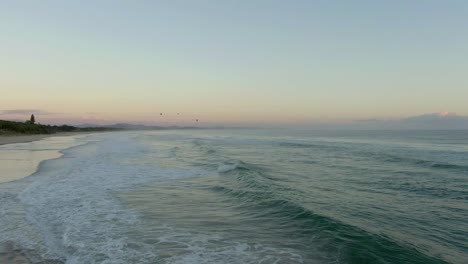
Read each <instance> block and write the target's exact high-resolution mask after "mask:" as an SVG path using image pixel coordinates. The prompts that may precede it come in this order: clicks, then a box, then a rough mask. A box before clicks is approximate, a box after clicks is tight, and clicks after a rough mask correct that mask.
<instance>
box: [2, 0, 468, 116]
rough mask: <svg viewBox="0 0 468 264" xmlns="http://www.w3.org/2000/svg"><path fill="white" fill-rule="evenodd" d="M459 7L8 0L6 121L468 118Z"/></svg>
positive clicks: (465, 39) (467, 39) (464, 7)
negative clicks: (431, 115) (453, 115)
mask: <svg viewBox="0 0 468 264" xmlns="http://www.w3.org/2000/svg"><path fill="white" fill-rule="evenodd" d="M467 11H468V2H465V1H444V2H442V1H412V2H408V1H391V2H373V1H353V2H347V1H333V2H332V1H294V2H284V1H251V2H238V1H196V2H195V1H164V2H163V1H160V2H158V3H156V2H154V1H138V2H126V1H99V2H92V1H86V2H83V1H66V2H65V1H2V2H1V3H0V30H1V31H0V32H2V34H0V56H1V57H2V58H3V59H2V60H1V61H0V71H1V72H2V75H1V78H0V94H1V96H0V119H20V120H22V119H24V118H25V117H27V116H28V115H30V114H31V113H34V114H35V115H36V116H38V117H39V118H40V119H39V120H41V121H42V122H43V123H52V124H60V123H70V124H82V123H97V124H111V123H116V122H131V123H143V124H150V125H192V124H195V123H196V119H199V120H200V123H199V124H203V125H243V124H244V125H254V124H258V125H307V124H354V123H355V122H356V121H359V120H400V119H405V118H408V117H414V116H420V115H424V114H427V113H443V112H446V111H447V112H454V113H457V116H459V117H461V118H455V119H453V118H452V119H453V120H455V121H453V122H458V121H460V120H463V122H466V119H465V118H464V117H465V116H468V104H466V98H468V80H467V79H466V77H465V75H466V69H468V45H467V44H468V35H467V34H463V32H465V31H466V28H468V17H467V16H466V14H467ZM161 113H162V115H161ZM447 117H448V118H449V119H450V118H451V117H450V116H447ZM444 120H447V119H444Z"/></svg>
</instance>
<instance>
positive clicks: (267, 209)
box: [0, 129, 468, 264]
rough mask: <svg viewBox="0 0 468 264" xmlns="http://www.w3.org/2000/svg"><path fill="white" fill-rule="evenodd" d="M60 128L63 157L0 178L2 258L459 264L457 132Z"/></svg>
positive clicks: (462, 257)
mask: <svg viewBox="0 0 468 264" xmlns="http://www.w3.org/2000/svg"><path fill="white" fill-rule="evenodd" d="M68 138H69V139H68V140H69V141H73V142H71V143H70V142H68V143H67V144H68V145H67V144H65V145H66V147H64V146H65V145H63V144H62V145H63V146H62V145H60V144H59V145H58V146H55V147H54V148H53V149H60V151H61V153H63V155H62V156H61V157H58V158H56V159H50V160H46V161H43V162H41V163H40V164H39V166H38V168H37V171H36V172H35V173H34V174H32V175H31V176H29V177H25V178H21V179H17V180H14V181H10V182H4V183H1V184H0V244H2V243H3V245H4V246H3V248H4V250H3V253H2V254H4V255H5V254H11V252H10V253H8V252H6V251H12V252H16V253H15V254H17V255H20V256H21V257H22V258H23V259H27V260H28V261H29V262H30V263H55V264H56V263H67V264H78V263H80V264H81V263H207V264H208V263H264V264H270V263H424V264H429V263H460V264H461V263H468V131H455V130H453V131H448V130H447V131H313V130H301V129H219V130H215V129H213V130H210V129H198V130H162V131H130V132H111V133H99V134H91V135H87V136H70V137H68ZM52 145H53V144H52V143H50V144H42V145H38V144H37V143H36V144H34V143H24V144H13V145H4V146H0V152H2V151H3V152H8V151H18V150H28V151H31V152H34V151H46V150H48V149H50V148H51V146H52ZM38 146H40V147H38ZM52 147H53V146H52ZM0 169H1V168H0ZM5 248H7V249H5ZM0 253H1V252H0Z"/></svg>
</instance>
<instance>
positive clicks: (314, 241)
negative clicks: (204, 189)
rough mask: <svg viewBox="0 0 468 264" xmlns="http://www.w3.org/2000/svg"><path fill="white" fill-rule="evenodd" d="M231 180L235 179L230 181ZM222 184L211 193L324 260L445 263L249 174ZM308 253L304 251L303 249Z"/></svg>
mask: <svg viewBox="0 0 468 264" xmlns="http://www.w3.org/2000/svg"><path fill="white" fill-rule="evenodd" d="M233 178H234V179H235V180H233ZM229 179H231V180H232V181H235V182H232V181H231V182H230V181H227V182H226V184H225V185H217V186H213V187H212V189H211V190H212V191H214V192H218V193H222V194H223V195H228V196H229V197H233V198H235V199H237V200H238V202H239V204H240V205H242V206H243V207H244V209H245V210H246V211H247V212H248V215H249V216H251V217H252V216H253V217H254V218H255V219H256V220H258V221H260V222H269V223H275V225H276V226H277V232H279V233H282V234H280V235H279V236H286V237H288V238H291V239H296V240H298V241H301V242H297V243H300V244H303V245H313V246H314V247H315V248H314V250H317V249H318V250H319V251H320V252H327V254H328V255H326V256H325V258H326V261H325V260H324V261H323V262H330V259H333V258H337V259H336V262H338V263H342V262H343V263H403V262H408V261H410V262H411V263H445V262H444V261H442V260H440V259H436V258H433V257H431V256H428V255H426V254H424V253H422V252H420V251H418V249H416V248H415V247H413V246H410V245H406V244H400V243H399V242H397V241H394V240H392V239H391V238H389V237H385V236H383V235H379V234H373V233H370V232H368V231H366V230H363V229H360V228H358V227H355V226H352V225H349V224H346V223H343V222H340V221H338V220H335V219H333V218H330V217H327V216H324V215H320V214H317V213H315V212H314V211H312V210H311V209H309V208H307V207H305V206H304V205H301V204H300V203H298V202H297V201H293V200H291V199H289V198H286V197H291V196H289V195H286V196H282V195H281V194H282V193H291V192H296V193H297V192H298V190H292V189H287V188H285V187H283V186H279V185H276V184H274V183H273V181H269V180H268V179H266V178H264V177H262V175H260V174H256V173H252V172H251V171H239V174H238V175H237V177H230V178H229ZM305 251H307V250H305Z"/></svg>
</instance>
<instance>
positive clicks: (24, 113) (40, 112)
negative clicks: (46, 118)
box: [0, 109, 57, 115]
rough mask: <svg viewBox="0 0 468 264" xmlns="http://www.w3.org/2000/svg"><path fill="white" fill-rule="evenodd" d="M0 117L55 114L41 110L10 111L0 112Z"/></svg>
mask: <svg viewBox="0 0 468 264" xmlns="http://www.w3.org/2000/svg"><path fill="white" fill-rule="evenodd" d="M0 114H2V115H30V114H35V115H54V114H57V113H52V112H48V111H45V110H41V109H10V110H0Z"/></svg>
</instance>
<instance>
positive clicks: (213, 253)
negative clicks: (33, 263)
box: [0, 133, 302, 264]
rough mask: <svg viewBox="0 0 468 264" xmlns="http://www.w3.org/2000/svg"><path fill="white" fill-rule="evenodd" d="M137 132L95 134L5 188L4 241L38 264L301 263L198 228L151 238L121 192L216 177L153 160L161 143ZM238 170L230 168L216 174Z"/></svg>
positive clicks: (166, 230) (0, 208) (164, 230)
mask: <svg viewBox="0 0 468 264" xmlns="http://www.w3.org/2000/svg"><path fill="white" fill-rule="evenodd" d="M138 135H139V134H138V133H110V134H106V135H94V136H92V137H89V138H87V139H86V140H84V141H83V142H82V143H86V142H88V144H84V145H81V146H77V147H74V148H71V149H67V150H65V151H63V153H64V156H63V157H61V158H59V159H55V160H50V161H46V162H43V163H42V164H41V165H40V166H39V171H38V172H37V173H35V174H34V175H33V176H31V177H28V178H24V179H22V180H20V181H16V182H12V183H8V184H7V185H1V186H0V188H1V189H0V194H1V195H0V202H1V203H0V212H1V215H0V220H1V223H2V226H0V232H1V234H2V237H1V238H0V242H2V241H3V242H5V241H14V242H15V243H18V244H20V245H21V246H22V247H23V248H27V249H34V250H36V251H37V252H38V253H37V254H36V255H37V256H35V257H37V262H40V261H42V260H43V259H49V260H50V259H53V260H60V261H63V262H65V263H67V264H78V263H226V262H229V263H280V262H281V261H280V260H287V261H289V262H291V263H301V262H302V259H301V257H300V256H299V255H297V254H295V253H294V252H293V251H290V250H285V251H284V252H283V251H281V250H280V249H274V248H269V247H266V246H262V245H259V244H247V243H245V242H239V241H227V240H226V239H224V238H223V237H222V236H216V235H212V234H200V233H196V232H194V230H181V229H177V228H174V227H170V226H164V225H161V227H160V232H156V233H151V234H148V233H146V232H145V230H146V229H145V228H144V225H145V223H144V222H142V221H143V220H142V217H141V215H140V213H139V212H138V211H136V210H132V209H130V208H127V207H125V206H124V205H123V204H122V203H121V201H120V200H119V199H118V198H117V197H116V193H117V192H128V191H132V190H134V188H138V187H139V186H142V185H145V184H151V183H157V182H158V181H166V180H173V179H181V178H186V177H192V176H196V175H200V174H206V173H212V172H207V171H202V170H194V169H175V168H167V167H161V166H159V165H158V164H157V162H156V161H155V160H154V153H155V151H157V150H156V149H155V148H157V146H154V145H151V144H144V143H145V142H144V141H143V142H140V141H139V140H136V138H137V136H138ZM20 147H21V146H20ZM163 156H164V155H163ZM223 166H224V167H223ZM237 166H239V164H225V165H222V166H220V168H219V169H218V171H220V172H227V171H229V170H232V169H236V168H237ZM18 192H19V195H18ZM23 208H24V210H23ZM24 219H26V222H25V220H24ZM4 223H6V224H4ZM157 223H158V222H157V221H156V222H154V223H153V224H157ZM168 243H169V244H171V245H173V246H167V244H168Z"/></svg>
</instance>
